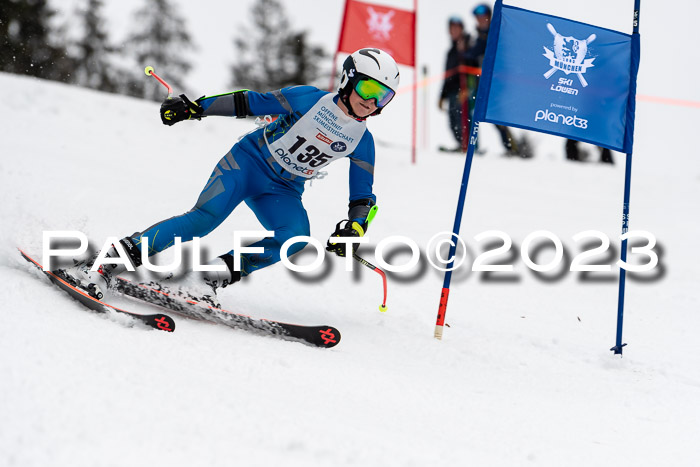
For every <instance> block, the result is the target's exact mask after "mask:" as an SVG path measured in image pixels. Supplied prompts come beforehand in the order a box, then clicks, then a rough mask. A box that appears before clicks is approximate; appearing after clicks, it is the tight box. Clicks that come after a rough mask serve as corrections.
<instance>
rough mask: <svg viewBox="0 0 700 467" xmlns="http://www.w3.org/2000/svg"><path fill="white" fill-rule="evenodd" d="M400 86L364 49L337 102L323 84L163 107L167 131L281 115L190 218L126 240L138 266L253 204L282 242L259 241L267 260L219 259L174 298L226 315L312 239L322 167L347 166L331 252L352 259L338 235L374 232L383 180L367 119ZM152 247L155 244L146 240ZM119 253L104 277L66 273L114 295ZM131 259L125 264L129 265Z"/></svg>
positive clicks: (239, 155) (86, 267) (213, 179)
mask: <svg viewBox="0 0 700 467" xmlns="http://www.w3.org/2000/svg"><path fill="white" fill-rule="evenodd" d="M398 84H399V70H398V67H397V65H396V62H395V61H394V59H393V58H392V57H391V56H390V55H389V54H388V53H386V52H384V51H382V50H379V49H371V48H366V49H360V50H358V51H356V52H354V53H353V54H351V55H350V56H349V57H348V58H347V59H346V60H345V62H344V63H343V70H342V76H341V81H340V85H339V87H338V92H337V94H333V93H330V92H326V91H322V90H320V89H318V88H316V87H313V86H293V87H287V88H283V89H280V90H277V91H272V92H267V93H259V92H253V91H234V92H231V93H227V94H220V95H215V96H211V97H201V98H199V99H197V100H195V101H194V102H192V101H190V99H188V98H187V97H186V96H185V95H184V94H181V95H180V97H175V98H168V99H166V100H165V101H164V102H163V104H162V106H161V109H160V114H161V119H162V121H163V123H164V124H165V125H174V124H175V123H178V122H180V121H183V120H201V119H202V118H204V117H210V116H214V115H219V116H227V117H238V118H243V117H246V116H265V115H279V118H277V120H275V121H274V122H272V123H269V124H267V125H266V126H265V127H263V128H259V129H257V130H255V131H253V132H251V133H249V134H248V135H246V136H245V137H243V138H242V139H241V140H240V141H239V142H238V143H236V144H235V145H234V146H233V147H232V148H231V150H230V151H229V152H228V153H227V154H226V155H225V156H224V157H223V158H222V159H221V160H220V161H219V163H218V164H217V165H216V167H215V168H214V170H213V172H212V174H211V176H210V177H209V180H208V181H207V183H206V185H205V187H204V189H203V190H202V192H201V193H200V195H199V198H198V200H197V202H196V204H195V205H194V207H193V208H192V209H191V210H189V211H187V212H186V213H184V214H182V215H180V216H176V217H173V218H170V219H166V220H163V221H161V222H158V223H156V224H155V225H153V226H151V227H149V228H147V229H145V230H144V231H142V232H137V233H134V234H132V235H130V236H127V237H124V238H123V239H121V240H120V241H119V244H120V245H121V246H123V248H124V250H125V252H126V253H127V256H128V261H129V262H130V263H131V265H132V266H133V267H134V268H136V267H138V266H139V265H141V264H142V260H141V251H142V250H143V249H144V248H145V249H147V252H148V255H149V256H151V255H154V254H156V253H159V252H161V251H163V250H165V249H166V248H168V247H170V246H172V245H173V241H174V238H175V237H180V238H181V240H182V241H183V242H185V241H189V240H192V238H193V237H203V236H205V235H207V234H208V233H210V232H211V231H213V230H214V229H215V228H216V227H217V226H219V225H220V224H221V223H222V222H223V221H224V220H225V219H226V217H228V215H229V214H231V212H232V211H233V210H234V209H235V208H236V207H237V206H238V205H239V204H240V203H241V202H245V203H246V204H247V205H248V207H249V208H250V209H251V210H252V211H253V213H254V214H255V216H256V217H257V219H258V220H259V221H260V223H261V224H262V226H263V227H264V228H265V229H266V230H271V231H274V236H273V237H268V238H265V239H263V240H261V241H258V242H256V243H253V244H252V245H250V247H262V248H264V252H263V253H242V254H241V255H240V256H241V264H240V266H241V267H240V270H235V268H234V257H233V251H230V252H229V253H226V254H223V255H221V256H219V257H218V258H215V259H214V260H213V261H212V262H211V263H210V265H211V266H218V268H217V269H219V270H218V271H207V272H202V273H195V272H192V273H189V274H187V276H186V277H185V278H184V279H183V280H182V281H181V282H180V283H179V284H178V285H177V286H176V288H175V290H170V292H171V293H176V294H177V295H180V296H184V297H188V298H196V299H198V300H203V301H205V302H207V303H209V304H210V305H213V306H216V307H219V304H218V301H217V299H216V291H217V289H218V288H222V287H226V286H227V285H229V284H232V283H234V282H237V281H239V280H240V279H241V277H244V276H247V275H248V274H251V273H252V272H254V271H256V270H258V269H261V268H264V267H267V266H270V265H272V264H274V263H276V262H278V261H279V260H280V247H281V246H282V244H284V242H285V241H286V240H288V239H290V238H292V237H296V236H308V235H309V234H310V228H309V220H308V216H307V213H306V210H305V209H304V206H303V205H302V201H301V196H302V193H303V191H304V183H305V182H306V181H307V180H310V179H313V178H318V177H319V175H320V174H321V172H320V169H321V168H323V167H324V166H326V165H327V164H329V163H331V162H333V161H335V160H338V159H340V158H341V157H349V158H350V169H349V183H350V203H349V208H348V215H347V220H343V221H341V222H339V223H338V225H337V226H336V230H335V231H334V232H333V233H332V234H331V237H330V238H329V240H328V243H327V247H326V250H328V251H330V252H332V253H335V254H336V255H338V256H345V255H346V254H352V252H354V248H355V245H353V246H352V247H351V249H352V250H353V251H352V252H349V253H346V247H345V244H343V243H338V242H334V241H333V237H361V236H363V235H364V234H365V233H366V231H367V227H368V225H367V224H368V222H367V218H368V214H369V211H370V209H371V208H372V206H374V205H375V203H376V197H375V195H374V194H373V192H372V184H373V181H374V175H373V173H374V140H373V138H372V135H371V134H370V132H369V131H368V130H367V127H366V122H365V120H366V119H367V118H368V117H370V116H373V115H379V114H380V113H381V111H382V109H384V107H386V105H387V104H388V103H389V102H390V101H391V100H392V98H393V97H394V95H395V92H396V89H397V87H398ZM144 238H147V239H148V244H145V241H143V239H144ZM305 245H306V243H302V242H299V243H295V244H293V245H292V246H291V247H290V248H289V250H288V255H290V256H291V255H292V254H294V253H297V252H299V251H301V250H302V249H303V248H304V246H305ZM118 256H120V255H119V254H118V252H117V250H116V249H115V246H114V245H113V246H112V248H111V249H110V250H109V252H108V253H107V254H106V257H107V259H106V260H104V261H101V263H103V265H102V266H101V267H100V268H99V270H97V271H92V270H91V268H92V266H93V264H94V262H95V260H96V259H97V258H98V255H95V256H93V257H92V258H91V259H89V260H87V261H83V262H80V263H78V264H77V265H76V266H74V267H72V268H69V269H65V270H61V271H60V273H61V274H63V275H64V276H66V277H67V278H68V279H69V280H70V281H71V282H73V283H74V284H75V285H77V286H80V287H81V288H83V289H85V290H88V291H90V292H91V293H93V294H94V293H95V291H96V290H97V291H99V292H102V291H103V290H104V289H108V288H109V287H110V283H111V279H112V277H113V276H114V275H118V274H120V273H122V272H124V271H125V270H126V269H127V267H126V264H124V262H122V263H121V264H108V262H109V261H110V258H113V259H116V260H117V261H119V258H117V257H118ZM122 259H123V258H122Z"/></svg>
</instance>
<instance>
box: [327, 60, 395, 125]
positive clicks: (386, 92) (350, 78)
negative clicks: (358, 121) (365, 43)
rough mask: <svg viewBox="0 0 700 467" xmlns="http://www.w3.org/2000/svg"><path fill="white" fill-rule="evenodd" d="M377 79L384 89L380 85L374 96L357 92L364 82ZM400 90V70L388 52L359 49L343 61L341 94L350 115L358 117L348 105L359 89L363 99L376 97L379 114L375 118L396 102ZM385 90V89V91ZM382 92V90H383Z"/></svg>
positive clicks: (375, 113)
mask: <svg viewBox="0 0 700 467" xmlns="http://www.w3.org/2000/svg"><path fill="white" fill-rule="evenodd" d="M371 80H374V81H376V82H377V83H379V84H380V85H381V86H377V89H375V90H374V91H375V93H373V94H370V95H369V97H366V96H367V94H366V95H362V94H363V93H362V92H361V90H357V89H356V88H357V87H358V84H359V83H360V82H361V81H371ZM398 87H399V67H398V66H397V65H396V61H395V60H394V59H393V58H392V56H391V55H389V54H388V53H387V52H384V51H383V50H380V49H370V48H367V49H360V50H358V51H356V52H353V53H352V54H351V55H350V56H348V58H346V59H345V62H343V73H342V75H341V77H340V85H339V86H338V94H339V95H340V99H341V100H342V101H343V103H344V104H345V105H346V106H347V108H348V110H349V111H350V113H351V114H352V115H353V117H355V118H360V117H358V116H357V115H355V113H354V111H353V110H352V108H351V106H350V102H349V98H350V94H352V91H353V90H357V91H358V94H360V96H361V97H362V98H364V99H367V98H372V97H374V98H375V100H376V102H377V111H376V112H374V113H373V114H372V115H378V114H379V113H380V112H381V111H382V109H383V108H384V107H386V105H387V104H388V103H389V102H390V101H391V99H393V97H394V95H395V94H396V90H397V89H398ZM385 88H386V89H385ZM380 89H381V90H380Z"/></svg>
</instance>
